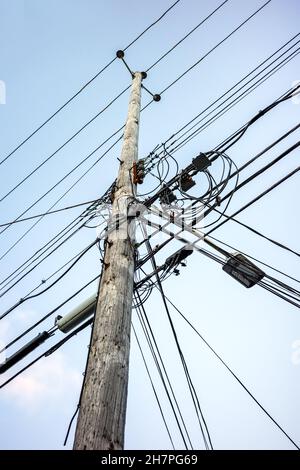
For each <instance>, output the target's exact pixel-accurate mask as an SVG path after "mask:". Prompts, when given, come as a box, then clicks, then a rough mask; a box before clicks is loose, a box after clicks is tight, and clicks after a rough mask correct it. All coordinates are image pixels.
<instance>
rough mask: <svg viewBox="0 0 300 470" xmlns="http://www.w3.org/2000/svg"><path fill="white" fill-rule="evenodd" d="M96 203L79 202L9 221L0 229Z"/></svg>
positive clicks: (95, 200)
mask: <svg viewBox="0 0 300 470" xmlns="http://www.w3.org/2000/svg"><path fill="white" fill-rule="evenodd" d="M97 201H99V199H94V200H92V201H86V202H80V203H78V204H72V205H71V206H67V207H62V208H61V209H55V210H54V211H47V212H44V213H42V214H36V215H32V216H30V217H25V218H24V219H19V220H16V221H11V222H5V223H3V224H0V227H5V226H6V225H12V224H16V223H19V222H25V221H27V220H32V219H37V218H38V217H44V215H51V214H57V213H58V212H62V211H66V210H69V209H74V208H75V207H80V206H86V205H87V204H92V203H93V202H97Z"/></svg>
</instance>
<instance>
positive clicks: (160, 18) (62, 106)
mask: <svg viewBox="0 0 300 470" xmlns="http://www.w3.org/2000/svg"><path fill="white" fill-rule="evenodd" d="M179 2H180V0H177V1H176V2H174V3H173V4H172V5H171V6H170V7H169V8H168V9H167V10H165V11H164V12H163V13H162V14H161V15H160V16H159V18H157V19H156V20H155V21H154V22H153V23H151V24H150V25H149V26H147V28H146V29H144V31H142V32H141V33H140V34H139V35H138V36H137V37H136V38H135V39H133V41H131V42H130V43H129V44H128V45H127V46H126V47H125V48H124V49H123V50H124V51H126V50H127V49H129V48H130V47H131V46H132V45H133V44H134V43H135V42H136V41H138V39H140V38H141V37H142V36H143V35H144V34H145V33H146V32H147V31H149V29H151V28H152V27H153V26H155V25H156V24H157V23H159V21H161V20H162V19H163V18H164V17H165V16H166V15H167V14H168V13H169V11H171V10H172V9H173V8H174V7H175V5H177V3H179ZM115 60H116V57H114V58H113V59H112V60H111V61H109V62H108V63H107V64H106V65H105V66H104V67H103V68H102V69H101V70H99V71H98V72H97V73H96V74H95V75H94V76H93V77H92V78H91V79H90V80H88V81H87V82H86V83H85V84H84V85H83V86H82V87H81V88H80V89H79V90H78V91H77V92H76V93H75V94H74V95H72V96H71V97H70V98H69V99H68V100H67V101H66V102H65V103H64V104H63V105H61V106H60V107H59V108H58V109H57V110H56V111H55V112H54V113H53V114H51V116H49V117H48V118H47V119H46V120H45V121H44V122H43V123H42V124H41V125H40V126H38V127H37V128H36V129H35V130H34V131H33V132H32V133H31V134H30V135H29V136H28V137H26V138H25V139H24V140H23V141H22V142H20V143H19V144H18V145H17V146H16V147H15V148H14V149H13V150H12V151H11V152H10V153H9V154H8V155H6V156H5V157H4V158H3V159H2V160H1V162H0V165H2V163H4V162H5V161H6V160H7V159H8V158H9V157H11V156H12V155H13V154H14V153H15V152H16V151H17V150H19V148H21V147H22V146H23V145H24V144H25V143H26V142H27V141H28V140H29V139H31V137H33V136H34V135H35V134H36V133H37V132H38V131H39V130H41V129H42V128H43V127H44V126H45V125H46V124H48V122H50V121H51V120H52V119H53V118H54V117H55V116H56V115H57V114H58V113H59V112H60V111H62V110H63V109H64V108H65V107H66V106H67V105H68V104H69V103H71V101H73V100H74V99H75V98H76V97H77V96H78V95H80V93H82V91H83V90H84V89H85V88H87V86H88V85H90V84H91V83H92V82H93V81H94V80H95V79H96V78H97V77H99V75H101V74H102V73H103V72H104V71H105V70H106V69H107V68H108V67H110V66H111V65H112V63H113V62H114V61H115Z"/></svg>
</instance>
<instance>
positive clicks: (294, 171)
mask: <svg viewBox="0 0 300 470" xmlns="http://www.w3.org/2000/svg"><path fill="white" fill-rule="evenodd" d="M299 145H300V142H299V143H298V144H297V146H299ZM299 170H300V166H298V167H297V168H295V169H294V170H293V171H291V172H290V173H288V174H287V175H286V176H284V177H283V178H281V179H280V180H278V181H277V182H276V183H274V184H272V186H270V187H269V188H268V189H266V190H265V191H263V192H262V193H260V194H259V195H258V196H256V197H255V198H254V199H252V200H251V201H249V202H248V203H247V204H245V205H244V206H242V207H241V208H240V209H238V210H237V211H236V212H234V213H233V214H231V215H230V216H228V218H227V219H226V220H223V221H222V222H221V223H219V224H218V225H217V226H216V227H213V228H212V229H210V230H209V231H208V232H207V233H206V234H205V236H207V235H210V234H211V233H212V232H214V231H215V230H216V229H217V228H219V227H221V226H222V225H224V223H226V222H228V220H230V219H231V218H232V217H235V216H237V215H238V214H240V212H242V211H244V210H245V209H247V208H248V207H249V206H251V205H252V204H254V203H255V202H257V201H259V200H260V199H261V198H262V197H264V196H265V195H266V194H268V193H269V192H271V191H272V190H273V189H275V188H276V187H277V186H279V185H280V184H281V183H283V182H284V181H286V180H287V179H289V178H291V177H292V176H293V175H295V174H296V173H297V172H298V171H299Z"/></svg>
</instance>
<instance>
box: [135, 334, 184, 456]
mask: <svg viewBox="0 0 300 470" xmlns="http://www.w3.org/2000/svg"><path fill="white" fill-rule="evenodd" d="M132 330H133V333H134V336H135V339H136V342H137V345H138V348H139V351H140V353H141V356H142V359H143V363H144V366H145V369H146V371H147V375H148V378H149V380H150V383H151V388H152V390H153V393H154V396H155V399H156V402H157V405H158V408H159V411H160V414H161V417H162V420H163V423H164V425H165V428H166V431H167V434H168V436H169V439H170V442H171V445H172V448H173V450H175V446H174V442H173V439H172V436H171V432H170V429H169V427H168V424H167V421H166V418H165V415H164V412H163V409H162V405H161V403H160V400H159V397H158V394H157V392H156V390H155V386H154V383H153V380H152V377H151V374H150V370H149V368H148V365H147V362H146V358H145V356H144V353H143V349H142V346H141V343H140V341H139V338H138V335H137V332H136V330H135V328H134V325H132Z"/></svg>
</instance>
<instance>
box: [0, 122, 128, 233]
mask: <svg viewBox="0 0 300 470" xmlns="http://www.w3.org/2000/svg"><path fill="white" fill-rule="evenodd" d="M123 127H124V126H122V127H120V128H119V129H118V130H117V131H116V132H115V133H113V134H111V136H110V137H109V138H108V139H106V140H105V141H103V142H102V143H101V144H100V145H99V146H98V147H97V148H95V149H94V150H93V151H92V152H90V153H89V154H88V155H87V156H86V157H85V158H84V159H83V160H81V161H80V162H79V163H78V164H77V165H76V166H75V167H73V168H72V169H71V170H70V171H69V172H68V173H66V174H65V175H64V176H63V177H62V178H61V179H60V180H59V181H58V182H56V183H55V184H54V185H53V186H52V187H51V188H50V189H48V190H47V191H46V192H45V193H44V194H42V196H40V197H39V198H38V199H36V200H35V201H34V202H33V203H32V204H31V205H30V206H29V207H27V209H25V210H24V211H23V212H22V213H21V214H19V215H18V216H17V217H16V218H15V219H14V220H13V222H12V223H15V222H16V221H17V220H19V219H20V218H21V217H23V215H25V214H26V213H27V212H28V211H29V210H30V209H32V208H33V207H34V206H35V205H36V204H38V203H39V202H40V201H41V200H42V199H43V198H44V197H45V196H47V195H48V194H49V193H50V192H51V191H53V189H55V188H56V187H57V186H58V185H59V184H60V183H62V182H63V181H64V180H65V179H66V178H67V177H68V176H70V175H71V174H72V173H73V172H74V171H75V170H77V168H79V167H80V166H81V165H83V163H85V162H86V161H87V160H88V159H89V158H90V157H91V156H92V155H93V154H94V153H95V152H97V151H98V150H99V149H100V148H101V147H102V146H103V145H104V144H105V143H106V142H108V140H110V139H111V138H112V137H114V136H115V135H116V134H117V133H118V132H119V131H120V130H122V129H123ZM121 138H122V137H119V138H118V139H117V140H116V141H115V142H114V143H113V144H112V145H111V146H110V147H109V148H108V149H107V150H106V151H105V152H104V153H103V154H102V155H101V156H100V157H99V158H98V159H97V160H96V162H95V163H93V165H92V166H91V167H90V169H91V168H92V167H93V166H95V164H96V163H98V162H99V161H100V160H102V158H103V157H104V156H105V155H106V154H107V153H108V152H109V151H110V150H111V149H112V148H113V147H115V146H116V145H117V143H118V142H119V141H120V140H121ZM90 169H88V171H89V170H90ZM86 173H87V172H86ZM86 173H85V174H86ZM73 186H74V185H73ZM11 225H12V224H10V225H7V226H6V227H5V228H4V229H3V230H1V231H0V235H1V234H2V233H4V232H5V231H6V230H7V229H8V228H9V227H10V226H11Z"/></svg>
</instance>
